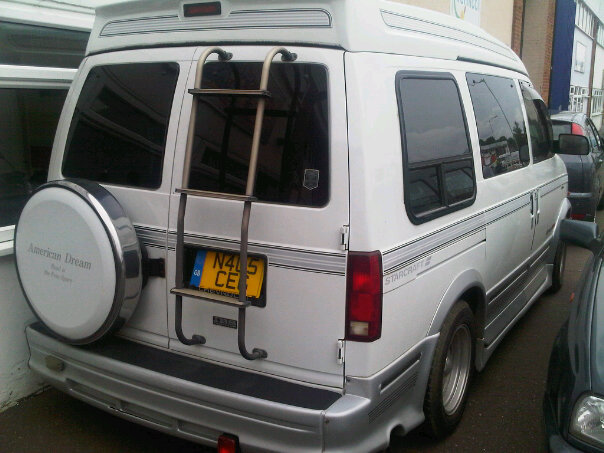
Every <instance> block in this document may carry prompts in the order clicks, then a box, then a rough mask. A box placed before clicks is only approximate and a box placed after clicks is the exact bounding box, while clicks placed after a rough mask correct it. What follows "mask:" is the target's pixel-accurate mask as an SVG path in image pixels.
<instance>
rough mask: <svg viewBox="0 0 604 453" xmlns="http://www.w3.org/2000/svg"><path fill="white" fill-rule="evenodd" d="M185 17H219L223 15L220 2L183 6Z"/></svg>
mask: <svg viewBox="0 0 604 453" xmlns="http://www.w3.org/2000/svg"><path fill="white" fill-rule="evenodd" d="M183 13H184V16H185V17H198V16H217V15H219V14H220V13H221V6H220V2H208V3H190V4H188V5H183Z"/></svg>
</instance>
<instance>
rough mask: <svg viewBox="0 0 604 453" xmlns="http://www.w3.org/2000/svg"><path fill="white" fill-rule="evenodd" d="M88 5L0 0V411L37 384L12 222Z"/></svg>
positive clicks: (37, 170)
mask: <svg viewBox="0 0 604 453" xmlns="http://www.w3.org/2000/svg"><path fill="white" fill-rule="evenodd" d="M92 3H93V1H83V0H82V1H78V0H71V2H66V1H56V2H55V1H50V0H42V1H38V0H18V1H11V2H8V1H1V0H0V105H2V107H3V108H2V113H0V116H1V120H2V127H1V128H0V282H2V283H1V284H0V345H2V346H1V347H2V354H0V410H2V408H3V407H6V406H8V405H10V404H12V403H13V402H14V401H16V400H17V399H19V398H21V397H23V396H26V395H28V394H29V393H31V392H32V391H35V390H36V389H37V388H39V386H40V385H41V384H40V383H39V382H37V381H35V380H34V379H33V378H32V377H31V375H30V373H29V372H28V371H29V370H28V368H27V357H28V349H27V344H26V342H25V336H24V334H23V331H24V328H25V326H26V325H27V324H29V322H31V320H32V319H33V315H32V313H31V312H30V311H29V309H28V308H27V303H26V302H25V300H24V298H23V295H22V293H21V288H20V286H19V283H18V280H17V276H16V272H15V264H14V259H13V253H12V250H13V242H12V239H13V233H14V223H15V221H16V218H17V215H18V212H19V211H20V208H21V206H22V204H23V203H24V201H25V199H26V198H27V196H28V195H29V193H31V191H32V190H33V189H34V188H35V187H36V186H38V185H39V184H41V183H43V182H45V181H46V173H47V167H48V161H49V158H50V150H51V148H52V142H53V139H54V133H55V129H56V125H57V122H58V120H59V115H60V113H61V109H62V107H63V102H64V100H65V97H66V96H67V90H68V89H69V86H70V84H71V81H72V79H73V76H74V75H75V72H76V68H77V67H78V65H79V64H80V61H81V60H82V58H83V56H84V51H85V48H86V44H87V41H88V35H89V33H90V29H91V27H92V23H93V20H94V10H93V9H92V8H91V7H90V6H86V7H83V6H82V4H87V5H91V4H92Z"/></svg>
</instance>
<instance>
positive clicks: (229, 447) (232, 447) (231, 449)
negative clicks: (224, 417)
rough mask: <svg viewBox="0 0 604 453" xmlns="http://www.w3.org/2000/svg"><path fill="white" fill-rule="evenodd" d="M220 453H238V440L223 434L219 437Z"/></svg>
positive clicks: (218, 446) (218, 447)
mask: <svg viewBox="0 0 604 453" xmlns="http://www.w3.org/2000/svg"><path fill="white" fill-rule="evenodd" d="M217 450H218V453H237V438H235V437H231V436H229V435H227V434H223V435H221V436H219V437H218V445H217Z"/></svg>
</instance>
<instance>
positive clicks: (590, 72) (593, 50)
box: [587, 14, 600, 118]
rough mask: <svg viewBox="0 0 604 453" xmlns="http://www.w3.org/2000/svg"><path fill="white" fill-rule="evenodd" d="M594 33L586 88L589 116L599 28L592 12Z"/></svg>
mask: <svg viewBox="0 0 604 453" xmlns="http://www.w3.org/2000/svg"><path fill="white" fill-rule="evenodd" d="M594 22H595V23H594V28H593V30H594V35H593V36H592V45H591V67H590V68H589V86H588V88H587V96H588V97H587V116H588V117H590V118H591V94H592V90H593V86H594V65H595V62H596V48H597V45H598V39H597V38H598V29H599V28H600V20H599V19H598V17H597V16H596V15H595V14H594Z"/></svg>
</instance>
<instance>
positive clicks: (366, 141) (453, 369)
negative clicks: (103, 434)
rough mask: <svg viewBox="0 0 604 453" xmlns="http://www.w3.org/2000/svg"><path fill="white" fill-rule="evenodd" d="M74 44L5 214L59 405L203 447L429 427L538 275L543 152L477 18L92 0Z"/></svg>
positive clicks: (550, 269)
mask: <svg viewBox="0 0 604 453" xmlns="http://www.w3.org/2000/svg"><path fill="white" fill-rule="evenodd" d="M318 5H320V7H319V6H318ZM451 36H454V39H452V38H451ZM218 43H220V47H218ZM87 52H88V53H87V56H86V58H85V59H84V61H83V62H82V64H81V66H80V68H79V71H78V74H77V76H76V78H75V80H74V82H73V84H72V86H71V89H70V94H69V96H68V97H67V101H66V104H65V107H64V110H63V113H62V115H61V121H60V124H59V127H58V130H57V134H56V140H55V144H54V147H53V155H52V159H51V165H50V170H49V175H50V176H49V178H50V179H51V181H50V182H48V184H47V185H45V186H44V187H43V188H41V189H38V190H37V191H36V192H35V193H34V194H33V196H32V197H31V198H30V199H29V201H28V202H27V204H26V206H25V208H24V209H23V212H22V214H21V217H20V219H19V222H18V224H17V226H16V232H15V258H16V263H17V269H18V273H19V277H20V282H21V284H22V288H23V290H24V294H25V295H26V297H27V300H28V302H29V304H30V306H31V307H32V309H33V311H34V312H35V313H36V315H37V316H38V317H39V318H40V320H41V322H40V323H36V324H34V325H32V326H29V327H28V328H27V332H26V335H27V338H28V342H29V346H30V351H31V358H30V361H29V364H30V366H31V368H32V370H34V371H35V372H36V373H38V374H39V375H41V376H42V377H43V378H44V379H46V380H47V381H48V382H49V383H50V384H52V385H54V386H56V387H57V388H59V389H62V390H64V391H66V392H68V393H69V394H71V395H73V396H75V397H78V398H81V399H82V400H84V401H87V402H89V403H91V404H94V405H96V406H98V407H100V408H103V409H105V410H107V411H110V412H112V413H114V414H116V415H119V416H121V417H125V418H127V419H129V420H133V421H136V422H138V423H143V424H145V425H147V426H152V427H155V428H157V429H160V430H162V431H165V432H168V433H172V434H174V435H177V436H181V437H184V438H187V439H190V440H194V441H196V442H200V443H204V444H208V445H213V446H216V445H219V446H220V448H221V450H220V451H230V452H233V451H235V450H236V449H237V448H241V449H242V450H243V451H264V452H266V451H274V452H275V451H276V452H283V451H288V452H294V451H304V452H308V451H334V452H335V451H340V452H363V453H365V452H368V451H376V450H378V449H383V448H386V446H387V445H388V442H389V440H390V436H391V434H392V433H398V434H404V433H407V432H409V431H410V430H412V429H414V428H416V427H418V426H419V425H421V424H422V423H425V427H426V430H427V431H428V432H430V433H431V434H432V435H433V436H435V437H442V436H445V435H447V434H448V433H450V432H451V431H452V430H453V429H455V427H456V426H457V424H458V423H459V420H460V419H461V416H462V413H463V410H464V406H465V403H466V400H467V395H468V386H469V383H470V381H471V378H472V374H473V373H474V371H476V370H481V369H482V368H483V367H484V366H485V364H486V362H487V360H488V359H489V357H490V356H491V355H492V353H493V351H494V349H495V348H496V346H497V345H498V344H499V343H500V342H501V340H502V338H503V337H504V335H505V334H506V333H507V332H508V331H509V330H510V329H511V328H512V326H513V325H514V324H515V323H516V322H517V321H518V319H519V318H520V317H521V316H522V315H523V314H524V313H525V312H526V311H527V310H528V309H529V308H530V306H531V304H532V303H534V302H535V300H537V298H539V296H540V295H541V294H542V293H543V292H544V291H546V290H547V289H548V288H551V289H553V290H555V289H557V288H559V286H560V279H561V276H562V275H561V269H563V267H564V256H565V255H564V253H563V252H564V247H563V244H561V243H559V241H558V239H557V238H558V226H559V224H560V221H561V220H562V219H564V218H566V217H567V216H568V215H569V213H570V204H569V202H568V200H567V198H566V194H567V191H568V180H567V175H566V168H565V166H564V163H563V162H562V160H561V159H560V158H559V157H558V156H556V155H555V154H553V153H552V130H551V123H550V120H549V116H548V112H547V109H546V107H545V104H544V103H543V100H542V99H541V97H540V96H539V94H538V93H537V92H536V91H535V90H534V89H533V87H532V84H531V83H530V81H529V79H528V75H527V73H526V69H525V67H524V65H523V64H522V62H521V61H520V59H519V58H518V57H517V55H516V54H515V53H514V52H513V51H512V50H511V49H510V48H509V47H507V46H506V45H505V44H503V43H501V42H499V41H497V40H496V39H494V38H492V37H491V36H489V35H488V34H486V33H485V32H484V31H483V30H482V29H480V28H478V27H473V26H471V25H469V24H467V23H466V22H463V21H459V20H456V19H454V18H452V17H450V16H448V15H444V14H438V13H435V12H432V11H428V10H423V9H420V8H415V7H411V6H408V5H403V4H400V3H398V2H389V1H383V0H366V1H362V2H352V1H346V2H344V1H341V0H325V1H322V2H320V3H316V2H301V1H289V0H287V1H286V0H270V1H269V0H230V1H222V2H210V3H191V4H189V3H186V2H185V3H183V2H180V1H169V2H167V1H166V2H141V1H136V2H131V3H116V4H113V5H108V6H104V7H101V8H100V9H98V10H97V14H96V19H95V25H94V28H93V31H92V33H91V38H90V42H89V45H88V48H87ZM277 57H279V58H280V60H281V61H278V60H277V59H276V58H277ZM273 60H275V61H274V63H273ZM571 137H572V136H571ZM581 139H582V138H581ZM563 141H565V139H564V140H563ZM571 142H572V139H571ZM571 144H572V143H571ZM575 145H577V144H575ZM577 146H578V145H577ZM560 147H561V148H564V146H562V145H560ZM571 147H572V146H571ZM578 148H581V146H578ZM244 275H245V277H243V276H244ZM240 276H241V278H240ZM246 283H247V284H246ZM113 334H115V335H113ZM83 345H84V346H83Z"/></svg>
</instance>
